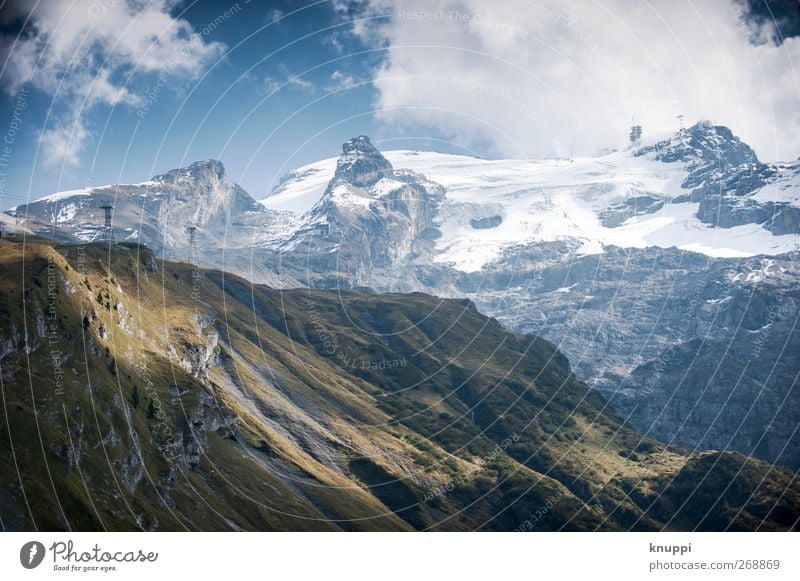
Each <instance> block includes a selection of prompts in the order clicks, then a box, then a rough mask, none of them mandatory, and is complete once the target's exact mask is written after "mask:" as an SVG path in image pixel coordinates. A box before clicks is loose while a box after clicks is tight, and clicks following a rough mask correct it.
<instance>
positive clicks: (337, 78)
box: [325, 70, 360, 92]
mask: <svg viewBox="0 0 800 581" xmlns="http://www.w3.org/2000/svg"><path fill="white" fill-rule="evenodd" d="M358 82H360V81H359V79H357V78H356V77H355V76H353V75H351V74H350V73H345V72H344V71H340V70H335V71H333V73H332V74H331V77H330V83H328V85H327V86H326V87H325V90H326V91H328V92H334V91H341V90H344V89H349V88H351V87H352V86H353V85H355V84H356V83H358Z"/></svg>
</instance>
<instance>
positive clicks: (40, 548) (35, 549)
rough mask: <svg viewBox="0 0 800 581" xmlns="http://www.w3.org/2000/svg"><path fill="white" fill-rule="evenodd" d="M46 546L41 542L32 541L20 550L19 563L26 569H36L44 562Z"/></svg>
mask: <svg viewBox="0 0 800 581" xmlns="http://www.w3.org/2000/svg"><path fill="white" fill-rule="evenodd" d="M44 554H45V549H44V545H43V544H42V543H40V542H39V541H30V542H29V543H25V544H24V545H22V548H21V549H20V550H19V562H20V563H22V566H23V567H25V568H26V569H36V567H38V566H39V565H41V564H42V561H43V560H44Z"/></svg>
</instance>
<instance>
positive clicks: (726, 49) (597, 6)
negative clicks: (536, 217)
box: [360, 0, 800, 161]
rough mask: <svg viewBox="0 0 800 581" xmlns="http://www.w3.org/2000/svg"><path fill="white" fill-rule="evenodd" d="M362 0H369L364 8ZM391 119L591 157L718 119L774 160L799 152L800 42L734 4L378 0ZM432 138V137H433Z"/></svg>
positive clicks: (467, 140) (457, 138) (527, 153)
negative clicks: (630, 137)
mask: <svg viewBox="0 0 800 581" xmlns="http://www.w3.org/2000/svg"><path fill="white" fill-rule="evenodd" d="M362 4H363V3H362ZM366 10H368V11H370V13H371V14H385V15H386V16H387V18H386V19H384V20H383V21H382V24H381V25H380V26H377V27H374V28H373V29H371V30H370V31H368V33H365V32H364V31H360V34H361V35H362V37H363V38H365V39H366V38H368V36H369V38H368V39H369V42H371V43H373V44H379V43H383V44H385V45H386V46H387V47H388V51H387V54H386V58H385V60H384V62H383V65H382V66H381V67H380V68H378V69H377V70H375V71H374V75H373V83H374V86H375V88H376V89H377V93H378V97H377V100H376V103H375V105H376V108H377V109H378V110H379V111H380V112H379V113H378V115H379V117H380V119H382V120H383V121H384V122H386V123H387V124H390V126H391V127H392V128H393V129H394V130H395V131H396V132H398V133H407V134H413V135H423V134H424V133H420V131H422V132H424V131H426V130H428V131H430V129H431V128H433V129H435V131H438V132H443V133H444V134H446V135H448V136H449V137H450V138H451V139H452V140H453V141H454V142H456V143H458V144H460V145H463V146H466V147H477V148H483V149H487V148H488V149H489V150H490V153H492V154H494V155H507V156H514V157H520V156H523V157H539V156H550V155H569V154H570V152H573V153H575V154H576V155H577V154H581V153H586V154H592V153H597V152H598V151H602V150H603V149H605V148H608V147H619V146H622V145H624V144H625V143H626V141H627V133H628V129H629V126H630V124H631V118H632V117H635V118H636V120H637V121H638V122H640V123H641V124H642V125H643V127H644V132H645V137H647V136H648V135H650V136H652V135H653V134H661V133H671V132H674V131H675V130H677V129H678V124H679V121H678V119H676V116H678V115H683V116H685V119H686V123H692V122H694V121H697V120H701V119H710V120H713V121H715V122H716V123H719V124H723V125H727V126H729V127H731V129H732V130H733V131H734V132H735V133H737V134H738V135H739V136H740V137H741V138H742V139H743V140H745V141H746V142H748V143H749V144H750V145H752V146H753V147H754V148H755V149H756V151H757V153H758V154H759V156H760V157H761V159H762V160H764V161H774V160H779V159H784V160H789V159H795V158H797V157H798V156H800V42H799V41H800V38H786V39H785V40H784V41H783V42H782V43H781V44H779V45H777V44H776V42H775V41H774V39H775V38H776V37H777V36H778V35H776V34H775V29H774V23H771V22H769V21H764V20H763V19H759V20H757V19H754V18H750V17H749V15H748V11H747V8H746V7H745V6H744V5H742V4H739V3H737V2H735V1H733V0H730V1H728V0H719V1H715V2H712V1H707V2H694V1H691V0H681V1H678V2H674V1H660V2H659V1H650V2H634V1H631V0H602V1H596V2H584V1H580V2H577V1H573V2H563V1H555V0H542V1H537V2H535V3H534V2H530V1H527V0H509V1H507V2H487V1H485V0H459V1H452V0H432V1H427V2H417V1H412V0H394V1H389V0H372V1H371V2H370V3H369V6H368V8H366ZM431 133H432V132H431Z"/></svg>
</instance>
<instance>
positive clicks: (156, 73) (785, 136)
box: [0, 0, 800, 208]
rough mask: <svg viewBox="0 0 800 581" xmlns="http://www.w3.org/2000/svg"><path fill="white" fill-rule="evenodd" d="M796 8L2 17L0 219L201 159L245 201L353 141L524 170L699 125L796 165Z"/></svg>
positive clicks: (625, 1)
mask: <svg viewBox="0 0 800 581" xmlns="http://www.w3.org/2000/svg"><path fill="white" fill-rule="evenodd" d="M0 2H2V0H0ZM798 6H799V4H798V2H797V0H770V1H768V2H765V1H764V0H669V1H668V0H660V1H655V0H649V1H636V2H634V1H632V0H596V1H591V0H581V1H574V2H564V1H555V0H537V1H535V2H534V1H530V0H505V1H503V2H497V1H491V0H457V1H456V0H426V1H424V2H423V1H421V0H413V1H412V0H321V1H316V2H313V1H312V2H308V1H306V0H299V1H291V0H286V1H258V0H249V1H248V0H240V1H239V2H230V1H228V0H224V1H203V0H196V1H191V0H189V1H182V2H181V1H176V0H59V1H56V0H38V1H36V0H28V1H25V2H23V1H18V2H7V1H6V2H3V3H2V5H1V6H0V51H2V52H0V63H2V65H1V68H0V91H1V93H0V113H2V114H1V115H0V133H2V137H0V139H2V140H3V143H2V144H0V207H2V208H9V207H12V206H15V205H18V204H21V203H25V202H27V201H30V200H34V199H37V198H39V197H41V196H43V195H46V194H49V193H52V192H56V191H63V190H70V189H78V188H85V187H91V186H97V185H103V184H107V183H130V182H138V181H144V180H147V179H149V178H150V177H151V176H153V175H157V174H159V173H163V172H165V171H168V170H170V169H172V168H175V167H180V166H184V165H188V164H189V163H191V162H193V161H196V160H200V159H209V158H214V159H219V160H221V161H222V162H223V163H224V164H225V167H226V169H227V171H228V173H229V175H230V176H231V177H232V179H234V181H237V182H238V183H240V184H241V185H242V186H243V187H244V188H245V189H246V190H247V191H248V192H250V193H251V195H253V196H254V197H255V198H261V197H263V196H264V195H265V194H267V193H268V192H269V191H270V190H271V189H272V187H274V185H275V184H276V183H277V181H278V180H279V178H280V177H281V175H283V174H284V173H285V172H286V171H287V170H289V169H291V168H294V167H297V166H300V165H303V164H306V163H310V162H313V161H316V160H319V159H322V158H327V157H332V156H335V155H337V154H338V152H339V151H340V148H341V143H342V142H343V141H345V140H346V139H348V138H350V137H352V136H355V135H362V134H364V135H369V136H370V137H371V138H372V140H373V142H374V143H376V145H378V147H380V148H383V149H399V148H414V149H435V150H438V151H446V152H454V153H466V154H470V155H476V156H480V157H488V158H498V157H510V158H536V157H552V156H568V155H597V154H599V153H602V152H604V151H607V150H609V149H610V148H617V147H621V146H624V145H625V144H626V141H627V134H628V130H629V127H630V125H631V121H632V119H636V121H637V122H638V123H640V124H641V125H642V126H643V129H644V134H645V138H647V137H648V136H652V135H660V134H668V133H671V132H674V131H675V130H677V129H678V127H679V124H680V123H683V124H685V125H688V124H691V123H694V122H696V121H699V120H706V119H709V120H712V121H713V122H715V123H717V124H720V125H727V126H728V127H730V128H731V129H732V130H733V131H734V132H735V133H736V134H737V135H739V136H740V137H741V138H742V139H743V140H744V141H745V142H747V143H749V144H750V145H751V146H752V147H753V148H754V149H755V150H756V153H757V154H758V156H759V158H760V159H761V160H762V161H776V160H787V161H789V160H794V159H796V158H798V157H799V156H800V38H798V36H800V8H798ZM678 116H683V117H682V119H679V118H678Z"/></svg>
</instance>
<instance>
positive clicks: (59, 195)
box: [36, 190, 92, 202]
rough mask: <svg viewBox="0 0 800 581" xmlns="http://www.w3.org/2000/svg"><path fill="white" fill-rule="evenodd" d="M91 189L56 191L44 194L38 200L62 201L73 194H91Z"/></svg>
mask: <svg viewBox="0 0 800 581" xmlns="http://www.w3.org/2000/svg"><path fill="white" fill-rule="evenodd" d="M91 195H92V191H91V190H67V191H65V192H56V193H55V194H50V195H49V196H44V197H43V198H39V199H38V200H36V201H37V202H60V201H62V200H66V199H68V198H72V197H73V196H91Z"/></svg>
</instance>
